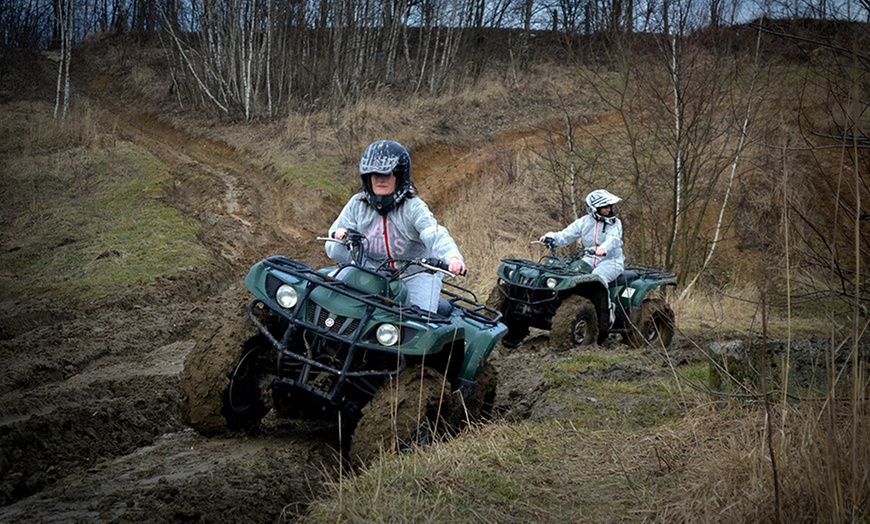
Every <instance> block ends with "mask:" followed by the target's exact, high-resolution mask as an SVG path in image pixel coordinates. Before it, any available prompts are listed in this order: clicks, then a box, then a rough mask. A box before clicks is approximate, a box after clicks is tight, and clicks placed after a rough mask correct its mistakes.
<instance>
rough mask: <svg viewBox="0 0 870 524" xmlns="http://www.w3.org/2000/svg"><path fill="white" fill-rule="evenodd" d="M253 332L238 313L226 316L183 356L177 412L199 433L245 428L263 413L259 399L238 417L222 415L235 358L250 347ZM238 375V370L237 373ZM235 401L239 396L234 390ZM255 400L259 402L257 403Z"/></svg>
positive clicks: (224, 431)
mask: <svg viewBox="0 0 870 524" xmlns="http://www.w3.org/2000/svg"><path fill="white" fill-rule="evenodd" d="M258 339H259V337H258V336H257V331H256V329H254V327H253V326H252V325H251V322H250V321H249V320H248V318H247V316H246V315H244V314H243V313H242V312H239V314H238V315H228V316H227V317H226V318H224V319H223V321H221V322H219V323H218V324H217V327H216V328H215V329H214V330H213V331H211V332H209V333H207V334H205V335H204V336H201V337H200V338H199V339H198V340H197V341H196V343H195V345H194V348H193V349H192V350H191V351H190V353H188V354H187V357H186V358H185V359H184V369H183V370H182V372H181V377H180V378H181V397H182V408H181V415H182V419H183V420H184V422H185V423H186V424H187V425H189V426H190V427H192V428H193V429H195V430H196V431H198V432H199V433H201V434H203V435H217V434H222V433H227V431H235V430H238V429H249V428H250V427H251V425H252V423H253V422H254V421H255V420H256V422H259V419H261V418H262V417H263V416H265V414H266V411H267V410H266V406H265V403H264V402H263V401H262V400H261V399H256V400H253V401H252V402H251V405H250V406H249V409H248V410H247V412H246V413H247V414H246V416H245V417H243V418H242V419H239V418H236V417H233V416H232V415H230V417H229V418H226V417H225V414H226V410H225V407H226V401H227V394H228V393H229V392H230V391H229V390H230V378H231V377H232V375H233V374H234V372H236V371H237V368H238V365H239V361H240V360H241V359H242V357H243V356H244V355H245V354H246V353H248V352H250V351H251V350H252V349H253V345H252V343H253V341H256V340H258ZM237 374H238V373H237ZM235 393H236V398H237V400H238V399H239V398H240V397H239V396H238V393H240V390H239V389H238V388H237V389H236V391H235ZM257 400H259V403H258V402H257Z"/></svg>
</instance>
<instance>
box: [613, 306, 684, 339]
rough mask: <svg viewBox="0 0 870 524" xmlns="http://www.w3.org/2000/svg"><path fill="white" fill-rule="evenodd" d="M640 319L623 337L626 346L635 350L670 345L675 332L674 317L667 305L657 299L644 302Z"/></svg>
mask: <svg viewBox="0 0 870 524" xmlns="http://www.w3.org/2000/svg"><path fill="white" fill-rule="evenodd" d="M640 317H641V318H640V322H638V323H637V324H636V325H635V326H633V329H632V331H631V332H630V333H629V334H628V335H626V337H625V338H626V342H627V343H628V344H630V345H632V346H633V347H635V348H642V347H644V346H647V345H651V346H655V347H669V346H670V345H671V341H673V339H674V331H675V330H676V316H675V315H674V311H673V310H672V309H671V307H670V306H669V305H667V304H666V303H665V302H664V301H663V300H659V299H647V300H644V301H643V303H642V304H641V315H640Z"/></svg>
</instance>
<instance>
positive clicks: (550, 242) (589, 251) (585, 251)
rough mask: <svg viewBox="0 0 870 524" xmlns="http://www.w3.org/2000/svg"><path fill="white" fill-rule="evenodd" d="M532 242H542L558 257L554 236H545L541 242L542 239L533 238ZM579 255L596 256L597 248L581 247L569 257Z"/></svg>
mask: <svg viewBox="0 0 870 524" xmlns="http://www.w3.org/2000/svg"><path fill="white" fill-rule="evenodd" d="M531 243H532V244H540V245H542V246H544V247H546V248H548V249H549V250H550V255H551V256H553V257H554V258H556V257H557V255H556V241H555V240H554V239H553V238H551V237H545V238H544V241H543V242H541V241H540V240H532V242H531ZM578 255H579V256H580V257H583V256H589V257H592V256H596V255H595V248H594V247H585V248H580V249H578V250H577V251H575V252H574V253H572V254H571V255H569V256H568V258H578ZM599 256H605V255H599Z"/></svg>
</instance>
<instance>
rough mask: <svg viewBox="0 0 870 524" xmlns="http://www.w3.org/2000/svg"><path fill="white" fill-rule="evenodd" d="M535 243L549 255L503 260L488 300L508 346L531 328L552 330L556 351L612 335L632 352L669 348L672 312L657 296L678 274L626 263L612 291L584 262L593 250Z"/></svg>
mask: <svg viewBox="0 0 870 524" xmlns="http://www.w3.org/2000/svg"><path fill="white" fill-rule="evenodd" d="M532 244H541V245H544V246H545V247H547V248H549V250H550V254H549V255H545V256H543V257H542V258H541V260H540V261H538V262H532V261H530V260H522V259H513V258H506V259H502V262H501V265H500V266H499V268H498V282H497V284H496V286H495V288H493V290H492V293H491V294H490V296H489V299H488V300H487V305H489V306H490V307H492V308H494V309H497V310H499V311H500V312H501V313H502V315H503V319H502V320H503V322H504V323H505V324H506V325H507V327H508V333H507V335H505V337H504V338H503V339H502V344H503V345H504V346H505V347H508V348H513V347H516V346H517V345H519V344H520V342H522V340H523V339H524V338H525V337H526V336H527V335H528V334H529V328H530V327H534V328H538V329H545V330H549V331H550V341H551V343H552V345H553V346H555V347H558V348H562V349H567V348H570V347H573V346H582V345H589V344H594V343H598V344H601V343H603V342H604V341H605V340H606V339H607V336H608V335H610V334H611V333H613V334H615V333H619V334H621V335H622V336H623V340H624V341H625V342H626V343H628V344H631V345H632V346H634V347H641V346H644V345H646V344H652V345H655V346H664V347H667V346H669V345H670V344H671V341H672V339H673V337H674V330H675V317H674V312H673V310H672V309H671V307H670V306H669V305H668V304H667V302H666V301H665V300H664V298H663V293H660V291H661V290H662V288H663V286H676V285H677V279H676V277H675V276H674V275H673V274H671V273H668V272H666V271H664V270H662V269H659V268H655V267H650V266H642V265H629V266H626V268H625V271H624V272H623V273H622V274H621V275H620V276H619V277H618V278H617V279H616V280H614V281H613V282H611V283H610V285H609V286H608V285H607V284H605V282H604V280H603V279H602V278H601V277H599V276H597V275H594V274H592V267H591V266H590V265H589V264H588V263H587V262H585V261H584V260H583V256H584V255H585V254H591V253H590V251H589V250H588V249H586V250H584V249H580V250H577V251H575V252H574V253H572V254H570V255H568V256H558V255H557V252H556V246H555V243H554V242H553V241H552V239H546V241H544V242H538V241H535V242H532Z"/></svg>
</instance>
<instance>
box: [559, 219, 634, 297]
mask: <svg viewBox="0 0 870 524" xmlns="http://www.w3.org/2000/svg"><path fill="white" fill-rule="evenodd" d="M552 236H553V240H555V242H556V245H557V246H559V247H563V246H567V245H569V244H571V243H573V242H576V241H577V240H580V241H581V242H582V243H583V247H585V248H596V247H601V249H603V250H604V255H603V256H597V255H592V256H590V255H586V256H584V257H583V260H585V261H586V262H587V263H588V264H589V265H590V266H592V268H593V269H592V272H593V273H594V274H596V275H599V276H600V277H601V278H603V279H604V280H605V281H606V282H607V283H608V284H609V283H610V282H613V281H614V280H616V277H618V276H619V275H620V274H621V273H622V272H623V271H624V270H625V255H624V254H623V253H622V221H621V220H619V219H618V218H617V219H616V222H615V223H613V224H607V223H605V222H601V221H598V220H595V218H594V217H593V216H592V215H584V216H582V217H580V218H578V219H577V220H575V221H574V222H571V223H570V224H568V227H566V228H565V229H563V230H562V231H559V232H558V233H553V234H552Z"/></svg>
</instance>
